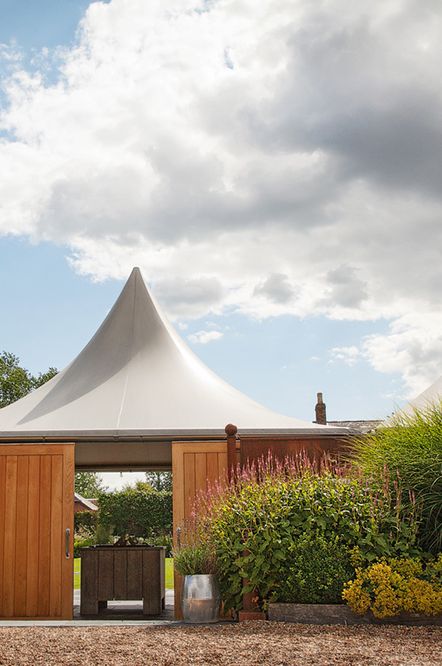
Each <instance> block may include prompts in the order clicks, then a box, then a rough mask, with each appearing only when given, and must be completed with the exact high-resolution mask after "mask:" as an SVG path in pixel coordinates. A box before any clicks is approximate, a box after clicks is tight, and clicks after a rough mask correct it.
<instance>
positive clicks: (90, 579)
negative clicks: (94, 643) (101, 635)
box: [80, 550, 98, 615]
mask: <svg viewBox="0 0 442 666" xmlns="http://www.w3.org/2000/svg"><path fill="white" fill-rule="evenodd" d="M80 613H81V615H97V613H98V557H97V556H96V553H94V552H93V551H88V550H84V551H82V553H81V597H80Z"/></svg>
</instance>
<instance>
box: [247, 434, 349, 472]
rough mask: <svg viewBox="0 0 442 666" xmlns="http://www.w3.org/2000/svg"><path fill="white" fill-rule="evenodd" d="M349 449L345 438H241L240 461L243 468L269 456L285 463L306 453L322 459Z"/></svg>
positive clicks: (311, 456) (312, 457) (310, 456)
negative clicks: (288, 459) (325, 455)
mask: <svg viewBox="0 0 442 666" xmlns="http://www.w3.org/2000/svg"><path fill="white" fill-rule="evenodd" d="M347 449H348V439H346V438H345V437H342V438H338V437H305V438H289V437H274V438H272V437H245V436H241V444H240V461H241V466H243V465H248V464H250V463H254V462H257V461H258V460H261V459H263V458H264V459H267V458H268V457H269V455H270V456H271V457H272V459H274V460H279V461H281V462H283V461H284V460H285V459H286V458H290V457H293V456H296V455H299V454H301V453H302V452H305V453H306V454H307V455H308V457H309V458H311V459H314V458H320V457H321V456H322V455H323V454H324V453H328V454H330V455H332V456H335V455H336V456H338V455H339V454H342V453H344V452H346V451H347Z"/></svg>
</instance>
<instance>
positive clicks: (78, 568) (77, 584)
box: [74, 557, 173, 590]
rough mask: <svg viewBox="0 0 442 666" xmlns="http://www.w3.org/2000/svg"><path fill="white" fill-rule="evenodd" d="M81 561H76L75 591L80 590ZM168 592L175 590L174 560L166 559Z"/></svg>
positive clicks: (78, 559)
mask: <svg viewBox="0 0 442 666" xmlns="http://www.w3.org/2000/svg"><path fill="white" fill-rule="evenodd" d="M80 571H81V559H80V558H79V557H76V558H75V560H74V590H79V589H80ZM166 590H173V559H172V558H171V557H166Z"/></svg>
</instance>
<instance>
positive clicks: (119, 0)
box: [0, 0, 442, 387]
mask: <svg viewBox="0 0 442 666" xmlns="http://www.w3.org/2000/svg"><path fill="white" fill-rule="evenodd" d="M435 7H436V11H435V10H434V8H435ZM437 7H438V5H437V4H435V3H433V2H432V1H431V0H430V1H429V2H428V3H426V4H425V6H423V5H422V3H421V2H419V0H410V1H409V2H407V3H398V2H396V0H386V2H382V3H381V2H373V3H369V4H367V3H366V2H364V1H363V0H355V1H354V2H352V3H351V5H349V3H348V2H345V0H331V1H330V2H327V3H312V2H307V0H283V1H282V2H281V1H277V0H261V1H260V2H258V3H257V2H256V1H253V0H242V1H241V2H240V1H239V0H218V1H216V2H210V3H207V2H204V1H203V0H179V1H178V0H167V1H166V2H160V1H159V0H154V1H152V2H145V1H144V0H112V1H111V2H109V3H104V2H95V3H93V4H91V5H90V7H89V9H88V11H87V13H86V15H85V17H84V20H83V22H82V25H81V29H80V32H79V41H78V43H77V44H76V45H75V46H74V47H72V48H68V49H66V50H64V51H60V52H58V53H57V54H56V57H57V58H58V62H59V63H60V65H59V66H60V70H59V78H58V80H57V81H55V82H52V83H48V81H47V71H46V69H45V57H46V55H45V53H42V54H41V58H40V61H39V62H40V65H38V59H37V60H36V63H37V64H36V65H34V71H33V72H32V73H29V72H26V71H24V70H23V68H22V67H23V65H22V61H21V60H20V56H19V54H18V53H17V48H16V46H14V47H12V48H10V49H8V48H6V47H4V46H3V47H2V49H1V53H0V55H3V60H4V62H5V72H6V75H5V78H4V89H5V96H6V99H7V104H6V106H5V107H4V109H3V112H2V113H1V115H0V129H3V131H4V133H5V138H3V139H2V140H1V142H0V169H1V172H2V179H1V182H0V234H2V233H3V234H16V235H25V236H28V237H30V238H31V239H33V240H35V241H38V240H41V239H45V240H49V241H52V242H56V243H63V244H66V245H68V247H69V248H70V261H71V264H72V266H73V268H74V269H75V270H77V271H79V272H80V273H83V274H86V275H90V276H91V277H92V278H93V279H95V280H103V279H107V278H122V277H126V276H127V274H128V272H129V270H130V268H131V267H132V266H133V265H139V266H140V267H141V268H142V269H143V272H144V275H145V276H146V278H147V280H148V281H149V282H150V283H151V285H152V288H153V290H154V292H155V293H156V295H157V296H158V297H159V299H160V301H161V302H162V303H164V305H165V307H166V309H167V311H168V313H169V314H170V315H171V316H173V317H180V318H186V317H199V316H204V315H206V314H208V313H210V312H212V313H215V314H221V313H222V312H224V311H226V310H228V311H232V310H233V311H239V312H242V313H245V314H248V315H250V316H254V317H267V316H275V315H280V314H293V315H296V316H302V317H304V316H309V315H317V314H321V315H324V316H327V317H331V318H337V319H347V320H357V319H359V320H374V319H381V318H384V319H386V320H388V321H390V322H391V331H390V332H389V333H388V334H387V335H385V336H376V337H375V338H372V339H371V340H368V341H366V342H365V343H364V347H363V349H362V348H361V349H362V352H361V353H363V354H364V355H365V357H366V358H367V359H368V360H369V361H370V362H371V363H372V364H373V366H374V367H375V368H376V369H379V370H381V371H383V370H386V369H387V368H391V370H390V371H399V372H401V373H402V374H403V376H404V378H405V379H406V381H407V383H408V385H409V386H410V387H414V386H417V384H419V383H421V382H422V381H424V380H423V377H424V376H427V375H429V374H432V372H433V368H435V367H436V366H437V367H439V368H440V366H441V365H442V353H441V349H440V344H439V336H440V330H441V327H440V323H441V322H440V319H439V318H438V317H437V316H436V315H433V314H432V313H434V312H438V311H439V310H440V284H441V280H442V262H441V261H440V248H441V247H442V225H441V224H440V220H441V217H442V187H441V185H442V157H441V152H440V149H439V146H440V142H441V140H442V129H441V126H440V115H441V113H442V94H441V89H440V71H439V70H440V61H441V59H442V40H441V39H440V34H441V23H442V16H441V15H440V13H438V12H437ZM52 57H53V54H50V53H48V54H47V59H51V58H52ZM51 66H53V61H51ZM38 67H40V69H38ZM11 71H12V74H11ZM410 313H413V314H414V315H415V316H414V317H412V316H411V314H410ZM417 320H420V321H422V322H425V325H423V324H422V325H420V324H416V321H417ZM419 355H420V356H421V358H420V356H419ZM416 359H417V361H416Z"/></svg>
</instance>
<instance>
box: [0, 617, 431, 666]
mask: <svg viewBox="0 0 442 666" xmlns="http://www.w3.org/2000/svg"><path fill="white" fill-rule="evenodd" d="M0 664H1V666H21V665H28V664H32V665H37V664H50V665H52V664H54V665H55V664H56V665H57V666H65V665H66V666H67V665H69V666H95V665H96V664H105V665H106V666H107V665H109V666H126V665H127V666H129V664H130V666H139V665H141V664H143V665H144V664H146V665H151V664H152V665H155V666H174V665H175V664H177V665H181V664H192V665H193V664H195V665H198V666H200V665H202V664H204V665H206V664H207V665H215V666H218V665H222V666H252V665H253V666H258V665H261V664H263V665H266V666H267V665H269V666H292V665H293V666H296V665H298V664H302V665H303V666H304V665H307V664H312V665H313V664H315V666H318V665H320V666H328V665H329V664H333V665H336V664H343V665H344V664H345V666H355V665H356V664H358V665H359V664H363V665H364V666H384V665H387V664H388V665H390V664H394V666H397V665H398V664H404V665H405V664H406V666H413V665H416V666H426V665H427V664H428V665H429V664H431V666H434V665H435V664H437V665H438V666H441V665H442V629H440V628H437V627H398V626H395V627H391V626H382V627H379V626H356V627H343V626H320V627H318V626H313V625H299V624H284V623H279V622H278V623H275V622H243V623H241V624H225V625H216V626H215V625H213V626H204V627H183V626H175V627H158V628H155V627H115V628H114V627H91V628H89V627H87V628H83V627H63V628H61V627H57V628H55V627H49V628H48V627H29V628H28V627H23V628H22V627H19V628H16V627H2V628H0Z"/></svg>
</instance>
